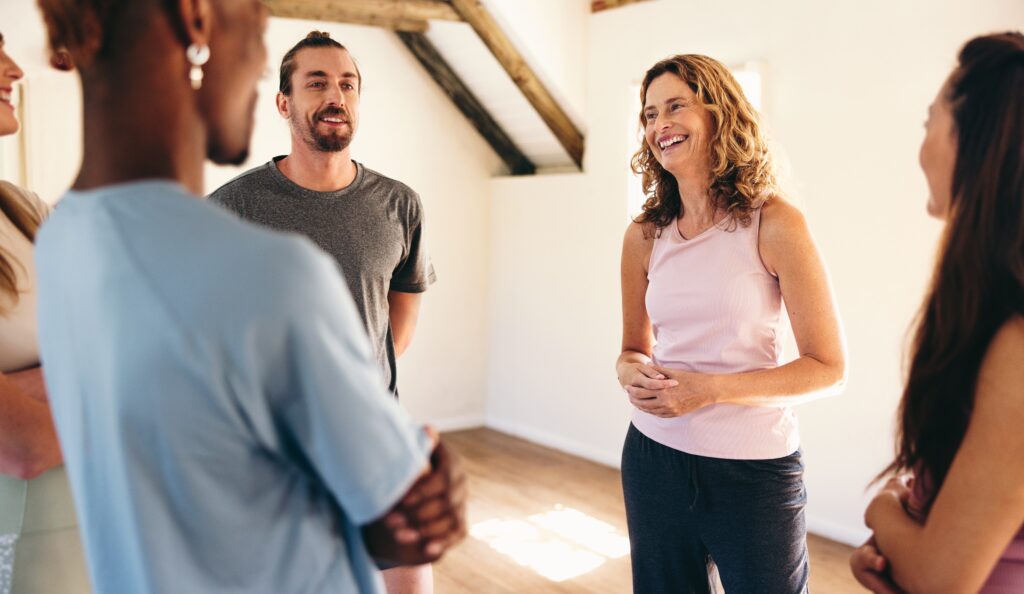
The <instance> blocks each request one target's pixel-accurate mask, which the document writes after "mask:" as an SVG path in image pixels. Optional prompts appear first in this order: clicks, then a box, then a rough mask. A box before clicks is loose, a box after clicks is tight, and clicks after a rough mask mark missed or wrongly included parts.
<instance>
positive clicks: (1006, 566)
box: [907, 468, 1024, 594]
mask: <svg viewBox="0 0 1024 594" xmlns="http://www.w3.org/2000/svg"><path fill="white" fill-rule="evenodd" d="M933 490H934V485H932V480H931V479H930V475H928V474H927V473H924V472H922V469H921V468H918V469H917V471H916V472H914V486H913V489H911V491H910V501H909V502H908V505H907V511H908V512H909V513H910V515H911V516H913V517H914V518H916V519H917V520H918V521H919V522H924V520H925V517H926V516H927V515H928V510H927V509H926V508H925V502H926V501H928V500H929V499H930V497H931V494H932V492H933ZM1021 592H1024V527H1022V528H1021V529H1020V530H1019V531H1017V535H1016V536H1014V537H1013V540H1012V541H1010V546H1008V547H1006V550H1005V551H1003V555H1002V556H1001V557H1000V558H999V561H998V562H997V563H996V566H995V567H994V568H993V569H992V573H990V574H989V576H988V579H987V580H986V581H985V585H984V586H982V588H981V590H978V594H1020V593H1021Z"/></svg>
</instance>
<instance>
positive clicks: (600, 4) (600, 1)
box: [590, 0, 647, 12]
mask: <svg viewBox="0 0 1024 594" xmlns="http://www.w3.org/2000/svg"><path fill="white" fill-rule="evenodd" d="M646 1H647V0H593V1H592V2H591V3H590V12H601V11H602V10H608V9H610V8H618V7H620V6H625V5H627V4H636V3H637V2H646Z"/></svg>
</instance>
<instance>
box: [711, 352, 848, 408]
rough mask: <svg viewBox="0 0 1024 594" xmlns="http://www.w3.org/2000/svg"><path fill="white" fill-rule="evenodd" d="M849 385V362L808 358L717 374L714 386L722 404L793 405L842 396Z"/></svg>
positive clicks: (713, 382) (716, 398)
mask: <svg viewBox="0 0 1024 594" xmlns="http://www.w3.org/2000/svg"><path fill="white" fill-rule="evenodd" d="M845 382H846V365H845V363H843V362H842V361H837V362H825V361H820V360H818V359H815V358H813V357H810V356H806V355H805V356H803V357H800V358H799V359H796V360H794V361H791V362H789V363H787V364H785V365H782V366H779V367H775V368H772V369H764V370H759V371H751V372H747V373H734V374H724V375H715V376H713V380H712V382H711V383H712V386H713V388H712V389H713V391H714V400H715V402H718V403H731V404H743V405H747V406H792V405H795V404H800V403H803V402H808V401H810V400H815V399H818V398H823V397H825V396H832V395H835V394H838V393H839V392H840V391H841V390H842V387H843V384H844V383H845Z"/></svg>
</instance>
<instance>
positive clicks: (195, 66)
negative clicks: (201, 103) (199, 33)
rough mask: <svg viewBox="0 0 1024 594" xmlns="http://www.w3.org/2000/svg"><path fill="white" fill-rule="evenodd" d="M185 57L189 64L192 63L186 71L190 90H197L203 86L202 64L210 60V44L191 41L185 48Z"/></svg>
mask: <svg viewBox="0 0 1024 594" xmlns="http://www.w3.org/2000/svg"><path fill="white" fill-rule="evenodd" d="M185 57H186V58H188V62H189V64H192V69H191V70H189V72H188V79H189V80H190V81H191V82H192V90H194V91H198V90H199V89H201V88H203V65H204V64H206V63H207V62H208V61H209V60H210V46H208V45H206V44H203V45H198V44H195V43H193V44H192V45H190V46H188V49H187V50H185Z"/></svg>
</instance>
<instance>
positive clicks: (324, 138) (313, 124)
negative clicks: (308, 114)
mask: <svg viewBox="0 0 1024 594" xmlns="http://www.w3.org/2000/svg"><path fill="white" fill-rule="evenodd" d="M331 116H334V117H341V118H343V119H344V120H345V121H347V122H348V130H347V131H335V130H332V131H330V132H328V133H327V134H323V133H321V132H320V131H319V130H318V129H317V124H319V122H320V119H321V118H323V117H331ZM301 118H302V116H300V115H299V114H297V113H294V112H293V113H292V125H293V126H296V127H298V128H299V129H302V128H305V130H304V131H305V134H303V136H304V137H305V140H306V143H307V144H309V145H310V146H311V147H313V148H315V149H316V150H318V151H321V152H324V153H337V152H340V151H343V150H345V149H346V148H348V145H349V144H351V143H352V120H351V119H350V118H349V117H348V114H347V113H346V112H345V110H344V109H341V108H340V107H333V106H328V107H325V108H324V109H322V110H320V111H318V112H316V113H315V114H313V119H312V120H311V121H302V119H301Z"/></svg>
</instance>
